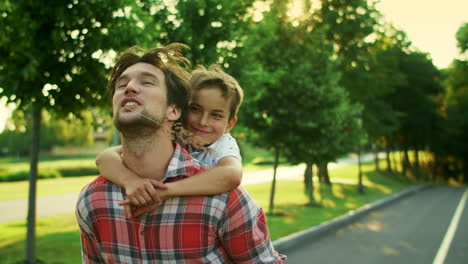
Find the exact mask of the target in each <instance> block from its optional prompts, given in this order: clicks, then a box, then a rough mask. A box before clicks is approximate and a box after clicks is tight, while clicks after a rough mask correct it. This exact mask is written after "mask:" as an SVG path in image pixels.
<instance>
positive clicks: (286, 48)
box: [238, 1, 358, 213]
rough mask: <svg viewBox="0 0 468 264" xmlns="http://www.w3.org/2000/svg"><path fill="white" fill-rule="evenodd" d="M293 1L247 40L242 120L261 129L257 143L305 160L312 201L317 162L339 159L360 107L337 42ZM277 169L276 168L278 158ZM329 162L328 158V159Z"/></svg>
mask: <svg viewBox="0 0 468 264" xmlns="http://www.w3.org/2000/svg"><path fill="white" fill-rule="evenodd" d="M288 4H289V2H288V1H274V2H273V4H272V6H271V7H270V12H268V13H266V14H265V17H264V19H263V20H262V21H260V22H259V23H258V24H255V25H254V26H253V31H252V32H251V33H250V34H249V37H248V38H247V39H246V41H245V42H244V43H243V44H244V45H243V49H242V52H241V55H240V57H239V59H238V63H239V64H240V66H239V67H240V69H241V77H240V80H241V83H243V86H244V89H245V101H244V105H243V107H242V108H241V114H242V115H241V118H240V121H241V122H242V123H243V124H245V125H246V126H247V127H249V128H251V129H252V130H254V131H256V132H257V137H255V139H254V142H256V143H257V144H258V145H261V146H263V147H270V148H272V149H273V150H274V152H275V157H278V156H279V155H280V152H281V155H283V156H285V157H287V158H288V160H289V161H293V162H306V164H307V169H306V172H305V177H304V182H305V190H306V194H307V195H308V197H309V199H310V203H311V204H313V203H314V201H313V185H312V170H311V169H312V164H314V163H317V162H319V161H322V160H323V159H330V160H332V159H334V158H336V156H335V155H336V153H337V152H338V149H340V150H339V153H340V154H341V153H342V151H346V149H347V148H346V147H344V146H343V145H342V144H341V143H342V142H343V141H342V139H343V138H344V136H343V134H344V132H343V131H344V129H345V126H346V125H348V123H349V121H350V120H351V117H352V116H353V115H356V114H357V113H358V108H356V107H355V106H353V105H351V104H350V103H349V101H348V100H347V94H346V92H345V90H344V89H343V88H342V87H340V86H339V85H338V82H339V80H340V74H339V72H338V71H337V70H336V61H334V60H333V59H332V58H331V57H332V54H333V53H332V52H333V46H332V45H331V44H330V42H327V41H325V38H324V31H323V29H321V28H314V27H312V26H311V25H310V16H309V17H304V18H303V19H302V20H301V21H293V20H291V19H290V18H289V17H288V16H287V14H286V12H287V10H288V8H287V6H288ZM275 160H276V162H275V165H274V167H275V168H276V167H277V160H278V158H275ZM326 161H329V160H326ZM275 176H276V171H275V172H274V175H273V184H272V193H271V199H270V213H272V211H273V201H274V199H273V197H274V190H275V187H274V184H275Z"/></svg>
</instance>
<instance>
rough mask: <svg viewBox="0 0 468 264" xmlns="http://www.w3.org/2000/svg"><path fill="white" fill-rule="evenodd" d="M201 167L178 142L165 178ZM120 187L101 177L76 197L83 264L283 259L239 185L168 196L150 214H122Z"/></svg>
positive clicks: (256, 208) (260, 215) (260, 214)
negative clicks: (201, 193)
mask: <svg viewBox="0 0 468 264" xmlns="http://www.w3.org/2000/svg"><path fill="white" fill-rule="evenodd" d="M200 170H201V167H200V165H199V164H198V162H197V161H196V160H194V159H192V158H191V156H190V154H189V153H188V152H187V151H186V150H184V149H183V148H181V147H180V146H177V147H176V151H175V153H174V157H173V159H172V160H171V162H170V165H169V168H168V171H167V174H166V179H167V178H171V177H172V179H174V180H176V179H177V178H178V177H177V176H191V175H193V174H196V173H197V172H199V171H200ZM124 194H125V191H124V189H123V188H121V187H119V186H117V185H115V184H112V183H111V182H109V181H107V180H106V179H104V178H103V177H102V176H100V177H98V178H97V179H96V180H94V181H93V182H91V183H90V184H89V185H87V186H86V187H85V188H84V189H83V190H82V192H81V193H80V196H79V198H78V204H77V210H76V216H77V220H78V223H79V226H80V230H81V243H82V255H83V263H283V262H284V261H285V260H286V257H285V256H284V255H279V254H278V253H277V252H276V251H275V250H274V249H273V247H272V243H271V241H270V238H269V236H268V229H267V225H266V219H265V215H264V213H263V211H262V209H261V208H260V207H259V206H258V205H257V204H255V203H254V202H253V201H252V199H251V198H250V197H249V195H248V194H247V192H245V191H244V190H243V189H242V188H237V189H235V190H233V191H231V192H229V193H223V194H219V195H214V196H194V197H177V198H172V199H167V200H166V201H165V202H164V205H162V206H160V207H159V208H158V209H157V210H156V211H155V212H154V213H153V214H145V215H143V216H142V217H141V218H140V219H125V217H124V214H123V210H122V207H121V206H119V205H118V202H119V201H121V200H123V199H124V198H125V197H124Z"/></svg>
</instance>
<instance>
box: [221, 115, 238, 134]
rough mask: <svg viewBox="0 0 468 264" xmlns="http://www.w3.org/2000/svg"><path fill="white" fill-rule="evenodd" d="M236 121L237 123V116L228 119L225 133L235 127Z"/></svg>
mask: <svg viewBox="0 0 468 264" xmlns="http://www.w3.org/2000/svg"><path fill="white" fill-rule="evenodd" d="M236 123H237V116H235V117H233V118H232V119H231V120H229V121H228V123H227V126H226V129H225V130H224V133H229V132H230V131H231V130H232V129H233V128H234V125H235V124H236Z"/></svg>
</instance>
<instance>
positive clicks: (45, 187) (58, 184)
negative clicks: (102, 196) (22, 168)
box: [0, 176, 96, 201]
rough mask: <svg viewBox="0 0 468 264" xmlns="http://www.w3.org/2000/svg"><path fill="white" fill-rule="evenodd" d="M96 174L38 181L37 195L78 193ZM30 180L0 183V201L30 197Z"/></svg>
mask: <svg viewBox="0 0 468 264" xmlns="http://www.w3.org/2000/svg"><path fill="white" fill-rule="evenodd" d="M94 178H96V176H85V177H67V178H58V179H44V180H38V181H37V196H48V195H55V194H67V193H77V192H79V191H80V190H81V189H83V187H84V186H85V185H86V184H88V183H90V182H91V181H92V180H93V179H94ZM28 186H29V182H27V181H21V182H4V183H0V201H2V200H14V199H24V198H27V197H28Z"/></svg>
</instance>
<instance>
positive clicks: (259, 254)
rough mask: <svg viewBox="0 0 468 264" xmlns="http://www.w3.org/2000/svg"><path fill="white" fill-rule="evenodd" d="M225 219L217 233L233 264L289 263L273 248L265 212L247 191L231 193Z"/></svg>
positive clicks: (237, 190)
mask: <svg viewBox="0 0 468 264" xmlns="http://www.w3.org/2000/svg"><path fill="white" fill-rule="evenodd" d="M224 217H225V218H224V219H223V221H222V224H221V228H220V229H219V231H218V232H219V237H220V239H221V242H222V244H223V246H224V248H225V250H226V252H227V254H228V255H229V257H230V258H231V259H232V260H233V262H235V263H245V264H247V263H275V264H276V263H284V262H286V256H285V255H281V254H278V252H276V251H275V249H274V248H273V244H272V242H271V240H270V236H269V234H268V227H267V223H266V217H265V214H264V212H263V210H262V208H261V207H260V206H259V205H257V204H256V203H255V202H254V201H253V200H252V199H251V198H250V196H249V195H248V194H247V192H246V191H245V190H243V189H242V188H236V189H234V190H233V191H231V193H230V197H229V200H228V205H227V212H226V214H225V215H224Z"/></svg>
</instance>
